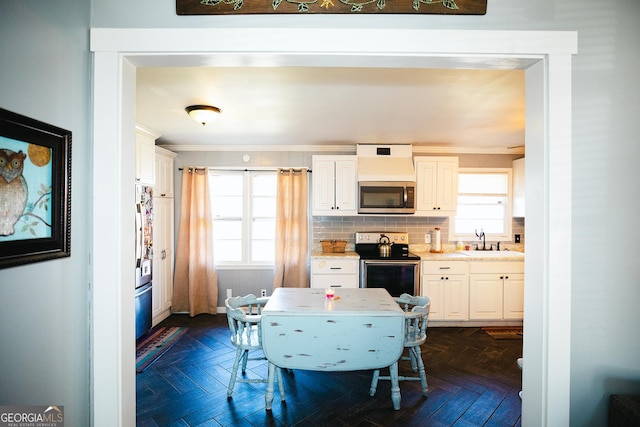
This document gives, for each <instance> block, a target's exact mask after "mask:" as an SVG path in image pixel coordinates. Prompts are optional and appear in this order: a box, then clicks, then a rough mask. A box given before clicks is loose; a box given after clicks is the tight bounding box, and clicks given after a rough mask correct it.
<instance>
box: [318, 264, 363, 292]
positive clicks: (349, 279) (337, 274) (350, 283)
mask: <svg viewBox="0 0 640 427" xmlns="http://www.w3.org/2000/svg"><path fill="white" fill-rule="evenodd" d="M359 265H360V261H359V260H358V259H344V258H342V259H339V258H336V259H331V258H317V259H312V260H311V287H312V288H357V287H359V286H360V283H359V274H358V273H359Z"/></svg>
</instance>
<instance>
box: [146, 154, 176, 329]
mask: <svg viewBox="0 0 640 427" xmlns="http://www.w3.org/2000/svg"><path fill="white" fill-rule="evenodd" d="M155 155H156V168H155V171H156V185H155V186H154V192H153V288H152V294H151V318H152V321H151V323H152V325H153V326H155V325H157V324H158V323H160V322H161V321H162V320H164V319H166V318H167V317H169V315H170V314H171V300H172V299H173V258H174V241H173V232H174V200H173V163H174V160H173V159H174V157H175V153H172V152H170V151H168V150H165V149H163V148H160V147H156V148H155Z"/></svg>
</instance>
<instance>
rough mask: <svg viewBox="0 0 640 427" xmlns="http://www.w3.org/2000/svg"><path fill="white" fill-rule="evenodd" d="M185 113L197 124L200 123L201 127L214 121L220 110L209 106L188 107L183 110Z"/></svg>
mask: <svg viewBox="0 0 640 427" xmlns="http://www.w3.org/2000/svg"><path fill="white" fill-rule="evenodd" d="M185 111H186V112H187V113H188V114H189V115H190V116H191V118H192V119H193V120H195V121H196V122H198V123H202V126H204V125H206V124H207V123H209V122H210V121H211V120H214V119H215V118H216V117H217V116H218V114H220V111H221V110H220V109H219V108H218V107H212V106H211V105H190V106H188V107H187V108H185Z"/></svg>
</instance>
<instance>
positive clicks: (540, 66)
mask: <svg viewBox="0 0 640 427" xmlns="http://www.w3.org/2000/svg"><path fill="white" fill-rule="evenodd" d="M91 50H92V52H94V99H93V129H94V133H93V147H94V150H93V172H94V176H93V190H94V191H93V194H94V195H95V197H94V199H93V221H94V222H93V244H92V257H91V258H92V260H93V266H92V267H93V271H92V283H91V286H92V301H91V321H92V325H91V326H92V334H91V336H92V341H91V357H92V368H91V369H92V372H91V387H92V410H91V416H92V423H93V425H94V426H130V425H135V369H134V366H135V339H134V338H133V336H134V333H133V329H134V328H133V324H134V308H133V300H134V298H133V294H134V289H133V285H132V278H133V264H132V263H131V262H130V260H131V259H132V258H133V237H134V236H132V235H131V233H130V230H132V229H133V223H132V221H133V203H131V201H132V200H133V198H134V197H133V189H134V185H133V183H134V161H133V159H134V152H135V72H136V67H138V66H143V65H144V66H201V65H202V64H207V65H209V66H216V65H225V66H243V65H246V64H258V65H261V66H284V65H288V66H294V65H295V66H314V65H325V66H326V65H334V66H343V65H347V64H348V65H349V66H354V65H356V66H362V67H367V66H391V67H414V68H415V67H438V68H456V67H462V66H464V67H466V68H468V67H469V66H470V65H471V64H473V65H474V66H476V67H478V68H489V69H490V68H505V67H511V68H513V69H524V70H525V73H526V99H527V109H526V110H527V118H526V123H527V129H526V181H527V183H530V182H538V183H540V185H537V186H533V185H527V189H526V199H527V205H526V209H527V211H526V217H527V224H526V228H527V229H531V230H535V232H532V233H528V234H527V239H526V242H525V251H526V252H527V257H526V259H525V282H526V283H527V284H529V283H531V284H535V286H526V287H525V322H524V337H525V338H524V358H525V360H526V365H525V369H524V371H523V392H524V396H525V398H524V400H523V406H522V424H523V425H525V426H530V425H568V424H569V382H570V376H569V375H570V342H571V336H570V320H571V268H570V266H571V57H572V55H573V54H575V53H576V52H577V33H576V32H561V31H540V32H535V31H475V30H412V29H407V30H404V29H401V30H396V29H394V30H391V29H317V28H316V29H274V28H268V29H252V28H191V29H190V28H179V29H178V28H155V29H117V28H116V29H107V28H94V29H92V30H91ZM530 201H533V203H530ZM514 363H515V361H514Z"/></svg>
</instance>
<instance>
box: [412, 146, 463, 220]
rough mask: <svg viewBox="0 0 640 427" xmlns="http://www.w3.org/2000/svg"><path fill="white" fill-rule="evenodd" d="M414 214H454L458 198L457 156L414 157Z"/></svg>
mask: <svg viewBox="0 0 640 427" xmlns="http://www.w3.org/2000/svg"><path fill="white" fill-rule="evenodd" d="M414 162H415V167H416V193H417V196H416V215H423V216H449V215H453V214H455V211H456V209H457V205H458V203H457V200H458V158H457V157H415V158H414Z"/></svg>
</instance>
